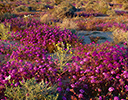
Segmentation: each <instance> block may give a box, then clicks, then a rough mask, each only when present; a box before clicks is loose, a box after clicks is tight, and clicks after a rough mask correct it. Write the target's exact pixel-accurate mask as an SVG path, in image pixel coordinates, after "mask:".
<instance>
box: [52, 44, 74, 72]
mask: <svg viewBox="0 0 128 100" xmlns="http://www.w3.org/2000/svg"><path fill="white" fill-rule="evenodd" d="M54 45H55V44H54ZM55 46H56V51H54V52H55V53H54V54H52V55H51V56H52V58H53V59H54V60H55V58H57V59H58V60H57V64H58V65H59V67H60V71H61V72H62V71H63V70H64V68H65V67H66V64H67V63H68V62H69V61H70V60H71V58H72V57H73V54H72V53H73V52H72V49H71V48H70V47H71V45H70V44H68V43H67V44H66V46H67V48H66V49H65V45H64V43H63V42H61V43H57V44H56V45H55ZM60 46H61V47H60Z"/></svg>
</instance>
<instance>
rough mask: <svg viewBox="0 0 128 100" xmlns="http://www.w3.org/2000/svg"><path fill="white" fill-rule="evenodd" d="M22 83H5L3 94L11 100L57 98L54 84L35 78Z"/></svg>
mask: <svg viewBox="0 0 128 100" xmlns="http://www.w3.org/2000/svg"><path fill="white" fill-rule="evenodd" d="M23 81H24V83H22V82H20V84H21V86H20V85H18V87H13V86H11V87H9V86H7V85H5V87H6V90H5V95H6V96H7V97H8V98H10V99H13V100H24V99H25V100H49V98H50V100H57V98H58V94H56V86H55V85H54V86H49V84H46V83H44V81H42V82H40V83H37V82H36V80H35V78H32V79H29V80H27V81H26V82H25V80H23Z"/></svg>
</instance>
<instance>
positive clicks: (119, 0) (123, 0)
mask: <svg viewBox="0 0 128 100" xmlns="http://www.w3.org/2000/svg"><path fill="white" fill-rule="evenodd" d="M113 2H114V3H118V4H122V3H127V2H128V0H113Z"/></svg>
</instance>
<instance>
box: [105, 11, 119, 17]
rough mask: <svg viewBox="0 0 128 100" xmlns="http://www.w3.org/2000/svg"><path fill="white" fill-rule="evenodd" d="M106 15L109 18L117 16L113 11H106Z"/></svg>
mask: <svg viewBox="0 0 128 100" xmlns="http://www.w3.org/2000/svg"><path fill="white" fill-rule="evenodd" d="M106 14H107V15H109V16H115V15H117V14H116V12H115V11H114V10H108V11H107V12H106Z"/></svg>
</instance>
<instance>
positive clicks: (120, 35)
mask: <svg viewBox="0 0 128 100" xmlns="http://www.w3.org/2000/svg"><path fill="white" fill-rule="evenodd" d="M112 35H113V40H114V42H115V43H117V44H118V43H121V42H128V31H124V30H122V29H116V30H115V31H114V32H113V33H112Z"/></svg>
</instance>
